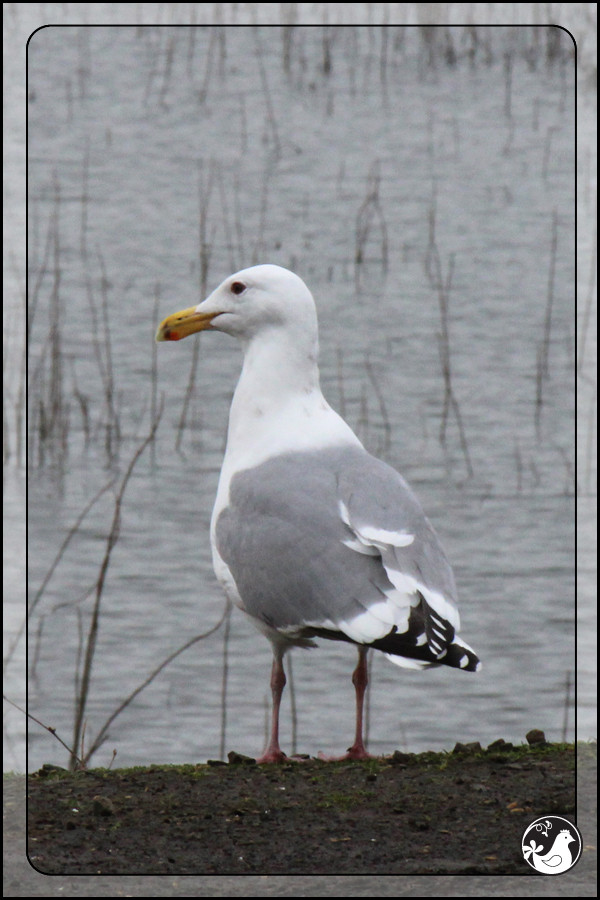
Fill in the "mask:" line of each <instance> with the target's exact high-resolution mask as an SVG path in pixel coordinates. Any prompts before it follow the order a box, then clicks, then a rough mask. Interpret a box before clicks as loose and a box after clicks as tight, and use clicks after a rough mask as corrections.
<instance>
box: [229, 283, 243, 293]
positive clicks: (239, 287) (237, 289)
mask: <svg viewBox="0 0 600 900" xmlns="http://www.w3.org/2000/svg"><path fill="white" fill-rule="evenodd" d="M245 290H246V285H245V284H242V282H241V281H234V282H233V284H232V285H231V293H232V294H243V293H244V291H245Z"/></svg>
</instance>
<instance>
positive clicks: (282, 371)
mask: <svg viewBox="0 0 600 900" xmlns="http://www.w3.org/2000/svg"><path fill="white" fill-rule="evenodd" d="M207 328H208V329H218V330H221V331H225V332H226V333H229V334H232V335H234V336H236V337H238V338H239V339H240V340H241V342H242V344H243V346H244V351H245V355H244V364H243V368H242V373H241V375H240V379H239V382H238V385H237V387H236V390H235V394H234V397H233V400H232V404H231V411H230V416H229V428H228V437H227V449H226V452H225V458H224V461H223V467H222V470H221V476H220V480H219V488H218V492H217V498H216V502H215V507H214V511H213V516H212V522H211V544H212V551H213V561H214V567H215V573H216V575H217V578H218V579H219V581H220V583H221V584H222V586H223V588H224V590H225V592H226V594H227V595H228V596H229V598H230V599H231V600H232V601H233V602H234V603H235V604H236V605H237V606H238V607H239V608H240V609H242V610H243V611H244V612H246V613H247V614H248V615H249V616H250V617H251V619H252V621H253V622H254V624H255V625H256V626H257V627H258V628H259V629H260V630H262V631H263V633H264V634H265V635H266V636H267V637H268V638H269V640H270V641H271V643H272V646H273V652H274V663H273V673H272V680H271V686H272V690H273V698H274V712H273V731H272V737H271V743H270V745H269V747H268V748H267V751H266V752H265V754H264V755H263V757H262V758H261V760H262V761H276V760H279V759H282V758H283V756H284V755H283V753H282V751H281V750H280V748H279V742H278V734H277V727H278V709H279V702H280V699H281V692H282V690H283V685H284V684H285V676H284V674H283V666H282V657H283V654H284V653H285V651H286V650H287V649H288V648H289V647H290V646H293V645H300V646H314V642H313V638H315V637H326V638H330V639H334V640H345V641H349V642H353V643H355V644H357V645H358V648H359V663H358V666H357V669H356V671H355V673H354V676H353V681H354V684H355V687H356V692H357V730H356V739H355V743H354V745H353V747H352V748H350V751H349V755H351V756H354V757H363V756H366V755H367V754H366V750H365V748H364V745H363V742H362V699H363V695H364V689H365V686H366V661H365V660H366V652H367V650H368V648H369V647H375V648H376V649H380V650H382V651H383V652H384V653H385V654H386V655H387V657H388V659H390V660H391V661H392V662H395V663H397V664H398V665H401V666H407V667H409V668H425V667H429V666H435V665H449V666H452V667H456V668H462V669H465V670H469V671H474V670H475V669H476V668H478V665H479V662H478V659H477V656H476V655H475V653H474V652H473V651H472V650H471V648H470V647H468V645H467V644H465V643H464V642H463V641H462V640H461V639H460V638H458V636H457V635H456V631H457V630H458V627H459V617H458V610H457V605H456V588H455V584H454V577H453V574H452V569H451V568H450V565H449V563H448V561H447V559H446V556H445V554H444V552H443V550H442V548H441V546H440V543H439V541H438V538H437V536H436V534H435V532H434V530H433V528H432V526H431V524H430V523H429V521H428V520H427V518H426V517H425V515H424V513H423V510H422V508H421V506H420V504H419V501H418V500H417V498H416V496H415V495H414V493H413V492H412V490H411V489H410V487H409V486H408V485H407V483H406V482H405V481H404V479H403V478H402V477H401V476H400V475H399V474H398V473H397V472H396V471H395V470H394V469H392V468H391V467H390V466H388V465H387V464H386V463H384V462H382V461H381V460H378V459H376V458H374V457H373V456H371V455H370V454H369V453H367V451H366V450H365V448H364V447H363V446H362V444H361V443H360V441H359V440H358V438H357V437H356V435H355V434H354V432H353V431H352V429H351V428H350V427H349V426H348V425H347V423H346V422H345V421H344V420H343V419H342V418H341V417H340V416H339V415H338V414H337V413H336V412H335V411H334V410H333V409H332V408H331V407H330V406H329V404H328V403H327V401H326V400H325V398H324V397H323V394H322V393H321V389H320V385H319V372H318V363H317V360H318V335H317V319H316V310H315V306H314V301H313V298H312V295H311V294H310V292H309V290H308V288H307V287H306V285H305V284H304V283H303V282H302V281H301V279H299V278H298V277H297V276H296V275H294V274H293V273H292V272H289V271H287V270H286V269H282V268H280V267H278V266H255V267H253V268H250V269H245V270H243V271H241V272H238V273H237V274H236V275H233V276H230V277H229V278H228V279H226V280H225V281H224V282H223V283H222V284H221V285H220V286H219V287H218V288H217V290H216V291H214V293H213V294H211V296H210V297H209V298H208V299H207V300H205V301H204V302H203V303H201V304H200V305H199V306H198V307H195V308H192V309H190V310H184V311H183V312H182V313H178V314H176V315H174V316H171V317H169V318H168V319H166V320H165V321H164V322H163V323H162V325H161V326H160V329H159V332H158V335H157V338H158V339H159V340H177V339H179V338H180V337H185V336H186V335H187V334H189V333H192V332H193V331H198V330H204V329H207Z"/></svg>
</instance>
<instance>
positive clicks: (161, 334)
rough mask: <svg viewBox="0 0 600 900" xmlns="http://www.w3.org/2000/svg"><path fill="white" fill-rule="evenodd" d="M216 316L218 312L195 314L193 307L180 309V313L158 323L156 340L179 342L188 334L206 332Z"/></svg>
mask: <svg viewBox="0 0 600 900" xmlns="http://www.w3.org/2000/svg"><path fill="white" fill-rule="evenodd" d="M218 315H219V313H218V312H211V313H206V312H204V313H202V312H196V307H195V306H190V308H189V309H182V310H181V312H176V313H173V315H172V316H167V318H166V319H165V320H164V321H163V322H161V323H160V325H159V326H158V331H157V332H156V340H157V341H180V340H181V338H184V337H187V336H188V334H195V333H196V331H206V329H207V328H210V327H211V324H210V323H211V322H212V320H213V319H214V318H215V316H218Z"/></svg>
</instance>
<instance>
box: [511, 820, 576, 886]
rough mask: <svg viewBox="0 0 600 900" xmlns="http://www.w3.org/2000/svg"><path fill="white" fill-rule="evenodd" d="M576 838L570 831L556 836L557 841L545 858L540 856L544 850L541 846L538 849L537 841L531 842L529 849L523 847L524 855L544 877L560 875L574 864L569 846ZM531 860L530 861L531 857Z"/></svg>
mask: <svg viewBox="0 0 600 900" xmlns="http://www.w3.org/2000/svg"><path fill="white" fill-rule="evenodd" d="M574 840H575V838H574V837H573V836H572V835H571V832H570V831H569V830H568V829H566V828H565V829H564V830H563V831H561V832H560V833H559V834H557V836H556V840H555V841H554V843H553V844H552V849H551V850H550V851H549V852H548V853H546V855H545V856H540V855H539V852H540V850H543V849H544V848H543V847H542V845H541V844H540V846H539V847H536V843H535V841H531V845H530V846H529V847H523V855H524V856H525V859H527V860H528V861H529V862H530V863H531V864H532V865H533V866H534V868H536V869H537V870H538V872H542V873H543V874H544V875H558V874H559V873H560V872H566V871H567V869H569V868H570V867H571V865H572V863H573V857H572V856H571V851H570V849H569V844H570V843H571V842H572V841H574ZM530 855H531V859H530V860H529V859H528V858H529V856H530Z"/></svg>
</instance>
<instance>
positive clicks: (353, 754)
mask: <svg viewBox="0 0 600 900" xmlns="http://www.w3.org/2000/svg"><path fill="white" fill-rule="evenodd" d="M318 757H319V759H322V760H324V761H325V762H341V761H342V760H344V759H375V757H374V756H372V755H371V754H370V753H367V751H366V750H365V748H364V746H362V745H361V746H358V747H357V746H356V745H353V746H352V747H349V748H348V751H347V752H346V753H344V755H343V756H326V755H325V754H324V753H321V752H319V754H318Z"/></svg>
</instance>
